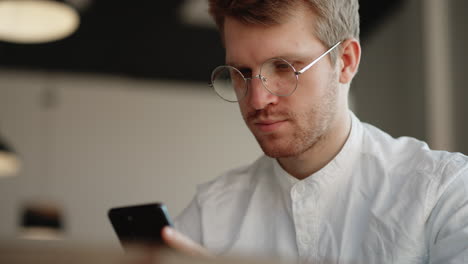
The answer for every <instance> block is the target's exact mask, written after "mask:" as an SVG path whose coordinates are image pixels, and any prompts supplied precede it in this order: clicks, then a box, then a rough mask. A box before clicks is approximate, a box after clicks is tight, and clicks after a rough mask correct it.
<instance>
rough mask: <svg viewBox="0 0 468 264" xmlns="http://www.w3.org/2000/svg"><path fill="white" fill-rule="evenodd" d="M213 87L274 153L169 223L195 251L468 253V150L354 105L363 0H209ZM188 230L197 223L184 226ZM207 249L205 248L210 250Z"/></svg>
mask: <svg viewBox="0 0 468 264" xmlns="http://www.w3.org/2000/svg"><path fill="white" fill-rule="evenodd" d="M210 12H211V14H212V15H213V17H214V19H215V21H216V22H217V25H218V27H219V29H220V32H221V36H222V39H223V42H224V45H225V48H226V65H227V66H222V67H218V68H216V69H215V71H214V72H213V74H212V82H213V87H214V89H215V90H216V92H217V93H218V95H220V97H222V98H223V99H225V100H227V101H237V102H238V104H239V107H240V110H241V113H242V116H243V118H244V120H245V122H246V124H247V126H248V127H249V129H250V131H251V132H252V134H253V135H254V136H255V138H256V139H257V141H258V143H259V144H260V146H261V148H262V150H263V151H264V153H265V156H263V157H260V158H259V159H258V160H257V161H255V162H253V163H252V164H251V165H249V166H246V167H242V168H238V169H235V170H232V171H229V172H227V173H226V174H224V175H222V176H221V177H219V178H217V179H215V180H214V181H212V182H209V183H206V184H204V185H201V186H200V187H199V188H198V192H197V194H196V196H195V198H194V200H193V201H192V203H191V204H190V205H189V206H188V207H187V208H186V210H185V211H184V212H183V213H182V214H181V215H180V216H179V218H177V221H176V222H177V223H176V229H177V230H179V231H180V232H181V233H183V234H184V235H185V236H184V235H182V234H180V233H178V232H177V231H175V230H173V229H169V228H167V229H165V230H164V231H163V236H164V238H165V240H166V242H167V243H168V244H169V245H170V246H172V247H175V248H178V249H181V250H183V251H188V252H192V253H202V254H205V253H206V252H210V253H214V254H230V253H241V254H248V255H266V256H280V257H288V258H289V257H291V258H299V259H301V260H306V261H311V262H314V261H319V262H321V261H325V262H327V261H329V262H331V263H468V159H467V157H465V156H463V155H461V154H452V153H447V152H437V151H431V150H430V149H429V148H428V146H427V145H426V144H425V143H423V142H420V141H417V140H415V139H412V138H399V139H394V138H392V137H390V136H389V135H387V134H386V133H384V132H382V131H380V130H378V129H377V128H375V127H373V126H370V125H367V124H363V123H361V122H360V121H359V119H358V118H357V117H356V116H354V114H353V113H351V112H350V110H349V109H348V102H347V97H348V91H349V87H350V83H351V81H352V79H353V77H354V75H355V74H356V72H357V70H358V66H359V61H360V56H361V48H360V44H359V40H358V39H359V16H358V2H357V0H308V1H307V0H294V1H291V0H289V1H286V0H284V1H281V0H274V1H273V0H272V1H255V0H245V1H242V0H238V1H235V0H232V1H228V0H210ZM186 236H187V237H186ZM205 249H206V250H205Z"/></svg>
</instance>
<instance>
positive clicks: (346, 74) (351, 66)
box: [338, 38, 361, 84]
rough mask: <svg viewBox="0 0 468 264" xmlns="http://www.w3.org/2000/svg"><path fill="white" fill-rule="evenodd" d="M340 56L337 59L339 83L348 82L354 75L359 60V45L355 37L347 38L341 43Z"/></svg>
mask: <svg viewBox="0 0 468 264" xmlns="http://www.w3.org/2000/svg"><path fill="white" fill-rule="evenodd" d="M341 46H342V53H341V57H340V58H339V59H338V65H340V66H339V67H340V83H342V84H347V83H350V82H351V81H352V80H353V78H354V75H356V73H357V71H358V68H359V62H360V61H361V45H360V44H359V41H357V40H356V39H354V38H352V39H347V40H345V41H344V42H343V43H342V44H341Z"/></svg>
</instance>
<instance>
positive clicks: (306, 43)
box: [223, 9, 321, 65]
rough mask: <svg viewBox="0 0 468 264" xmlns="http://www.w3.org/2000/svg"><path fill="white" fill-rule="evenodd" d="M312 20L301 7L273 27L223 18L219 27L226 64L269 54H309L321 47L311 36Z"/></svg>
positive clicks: (258, 60) (249, 61) (256, 60)
mask: <svg viewBox="0 0 468 264" xmlns="http://www.w3.org/2000/svg"><path fill="white" fill-rule="evenodd" d="M315 19H316V18H315V14H314V13H313V12H311V11H309V10H304V9H300V10H297V11H296V12H295V13H294V15H293V16H292V17H290V18H289V19H287V20H286V21H285V22H284V23H282V24H278V25H273V26H264V25H252V24H245V23H243V22H240V21H239V20H236V19H234V18H231V17H226V19H225V22H224V30H223V31H224V41H225V48H226V63H228V64H231V65H250V64H258V63H261V62H263V61H265V60H266V59H269V58H272V57H284V56H290V55H293V54H294V55H295V56H299V57H300V56H311V55H312V54H311V53H313V51H314V50H316V49H317V48H320V47H321V46H320V45H321V42H320V41H319V40H318V39H317V38H316V37H315V35H314V26H315Z"/></svg>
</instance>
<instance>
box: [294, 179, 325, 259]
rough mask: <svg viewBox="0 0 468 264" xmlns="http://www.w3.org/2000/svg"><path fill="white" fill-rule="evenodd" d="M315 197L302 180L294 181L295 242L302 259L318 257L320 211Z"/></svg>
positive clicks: (314, 193)
mask: <svg viewBox="0 0 468 264" xmlns="http://www.w3.org/2000/svg"><path fill="white" fill-rule="evenodd" d="M316 197H317V194H316V192H315V191H312V189H311V187H310V186H308V184H307V183H306V182H304V181H300V182H298V183H296V184H295V185H294V186H293V187H292V189H291V200H292V213H293V219H294V227H295V231H296V243H297V248H298V252H299V256H300V258H301V259H303V260H315V259H317V257H318V252H317V250H318V240H319V238H318V235H319V232H318V228H319V217H318V216H319V215H320V212H319V208H318V207H317V200H316Z"/></svg>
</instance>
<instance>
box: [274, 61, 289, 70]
mask: <svg viewBox="0 0 468 264" xmlns="http://www.w3.org/2000/svg"><path fill="white" fill-rule="evenodd" d="M275 69H276V71H290V70H291V66H289V64H287V63H286V62H284V61H276V62H275Z"/></svg>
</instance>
